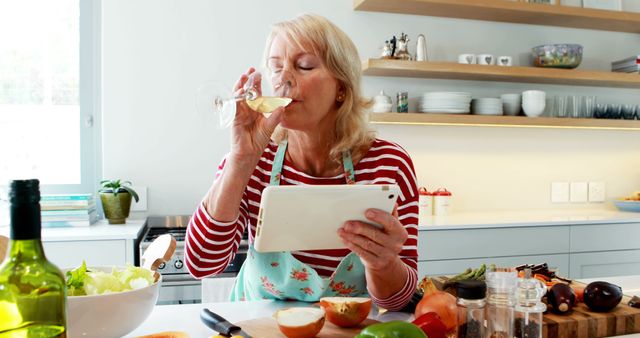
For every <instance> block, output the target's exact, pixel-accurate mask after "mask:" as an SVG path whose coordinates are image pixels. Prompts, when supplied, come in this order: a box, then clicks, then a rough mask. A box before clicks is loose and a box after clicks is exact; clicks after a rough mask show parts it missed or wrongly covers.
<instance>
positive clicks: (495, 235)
mask: <svg viewBox="0 0 640 338" xmlns="http://www.w3.org/2000/svg"><path fill="white" fill-rule="evenodd" d="M567 253H569V226H549V227H520V228H484V229H462V230H422V231H419V232H418V260H419V261H426V260H442V259H465V258H468V259H472V258H477V257H507V256H531V255H551V254H567Z"/></svg>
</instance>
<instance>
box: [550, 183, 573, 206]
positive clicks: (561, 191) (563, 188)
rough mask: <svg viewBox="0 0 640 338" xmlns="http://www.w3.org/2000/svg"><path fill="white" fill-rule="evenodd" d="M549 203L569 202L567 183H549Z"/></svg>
mask: <svg viewBox="0 0 640 338" xmlns="http://www.w3.org/2000/svg"><path fill="white" fill-rule="evenodd" d="M551 202H553V203H567V202H569V182H552V183H551Z"/></svg>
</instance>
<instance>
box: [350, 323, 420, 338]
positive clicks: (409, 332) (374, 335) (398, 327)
mask: <svg viewBox="0 0 640 338" xmlns="http://www.w3.org/2000/svg"><path fill="white" fill-rule="evenodd" d="M355 338H427V335H426V334H424V332H422V330H421V329H420V328H419V327H417V326H415V325H413V324H411V323H407V322H403V321H399V320H394V321H391V322H386V323H377V324H373V325H369V326H367V327H365V328H364V329H362V331H360V334H358V335H357V336H356V337H355Z"/></svg>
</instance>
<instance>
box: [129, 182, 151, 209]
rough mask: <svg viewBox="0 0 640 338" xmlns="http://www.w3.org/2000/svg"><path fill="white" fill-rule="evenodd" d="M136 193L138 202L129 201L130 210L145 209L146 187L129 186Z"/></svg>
mask: <svg viewBox="0 0 640 338" xmlns="http://www.w3.org/2000/svg"><path fill="white" fill-rule="evenodd" d="M131 188H133V190H135V192H136V193H138V203H136V201H135V200H133V201H131V211H147V187H135V186H131Z"/></svg>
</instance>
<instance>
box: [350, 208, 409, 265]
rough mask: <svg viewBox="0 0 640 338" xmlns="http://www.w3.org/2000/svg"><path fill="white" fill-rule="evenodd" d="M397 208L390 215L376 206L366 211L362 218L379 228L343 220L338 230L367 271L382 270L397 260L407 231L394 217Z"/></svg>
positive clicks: (395, 216)
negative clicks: (380, 226)
mask: <svg viewBox="0 0 640 338" xmlns="http://www.w3.org/2000/svg"><path fill="white" fill-rule="evenodd" d="M397 207H398V206H397V205H396V207H395V208H394V210H393V213H391V214H390V213H387V212H384V211H382V210H378V209H369V210H367V212H366V213H365V217H366V218H367V219H368V220H370V221H371V222H374V223H377V224H381V225H382V226H383V228H382V229H380V228H377V227H375V226H373V225H371V224H367V223H364V222H360V221H349V222H346V223H345V224H344V225H343V226H342V228H340V229H338V234H339V235H340V237H341V238H342V242H343V243H344V244H345V245H346V246H347V248H349V249H350V250H351V251H353V252H355V253H356V254H357V255H358V256H359V257H360V259H361V260H362V264H364V266H365V268H367V269H369V270H372V271H381V270H385V269H388V268H389V267H390V266H391V265H392V264H394V263H395V262H398V260H399V254H400V252H401V251H402V246H403V245H404V243H405V242H406V241H407V238H408V233H407V230H406V229H405V228H404V226H403V225H402V223H400V221H399V220H398V211H397Z"/></svg>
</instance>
